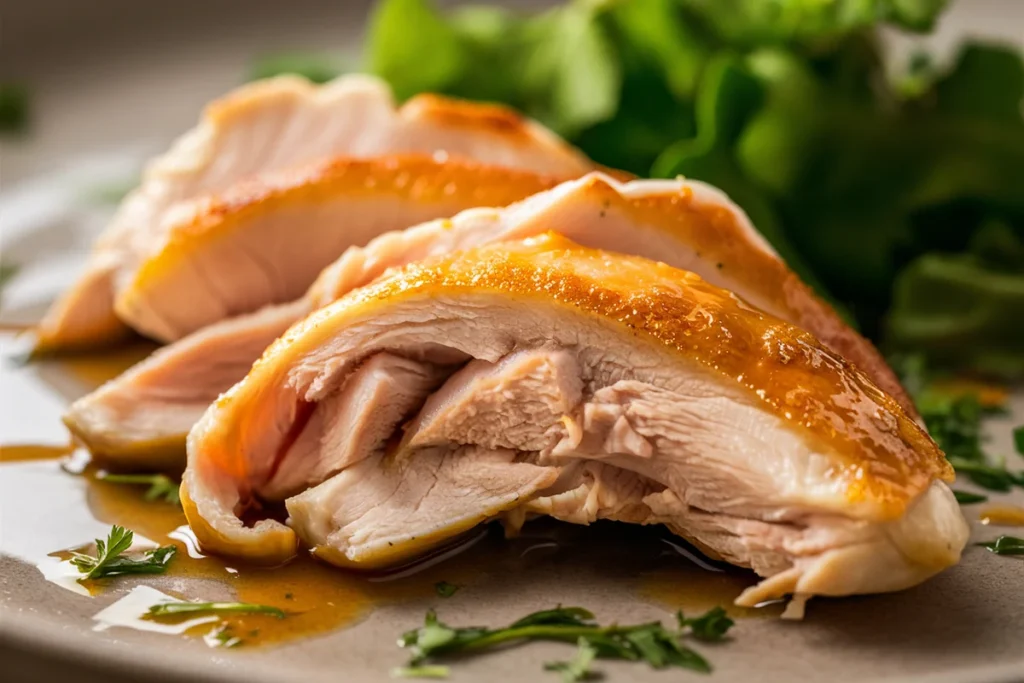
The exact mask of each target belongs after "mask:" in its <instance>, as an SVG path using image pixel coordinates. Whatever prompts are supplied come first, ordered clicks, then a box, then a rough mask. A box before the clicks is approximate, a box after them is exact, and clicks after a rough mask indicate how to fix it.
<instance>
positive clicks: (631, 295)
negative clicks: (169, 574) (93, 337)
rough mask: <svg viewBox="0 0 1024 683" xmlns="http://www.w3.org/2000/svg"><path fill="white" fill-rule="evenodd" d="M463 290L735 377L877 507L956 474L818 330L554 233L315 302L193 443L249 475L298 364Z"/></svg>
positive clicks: (232, 473)
mask: <svg viewBox="0 0 1024 683" xmlns="http://www.w3.org/2000/svg"><path fill="white" fill-rule="evenodd" d="M459 296H481V297H485V298H486V297H490V296H498V297H501V298H512V299H515V300H519V301H520V302H526V303H528V302H530V301H536V302H537V304H538V305H554V306H556V307H564V309H565V313H566V315H567V316H572V315H576V314H582V315H584V316H588V317H591V318H597V319H600V320H601V321H603V322H604V323H605V324H608V325H611V326H613V327H617V328H618V329H619V330H620V331H621V332H622V333H623V334H628V335H632V336H634V337H637V338H638V339H639V340H640V341H641V343H653V344H659V345H662V346H664V347H666V348H667V349H668V350H669V351H670V352H671V353H678V354H681V355H682V356H683V357H685V358H687V359H690V360H691V361H693V362H696V363H698V364H699V365H701V366H703V367H705V368H707V369H708V370H710V371H712V372H713V373H716V374H718V375H719V376H720V377H722V378H723V381H726V382H735V383H736V384H738V385H739V386H741V387H743V388H744V389H746V390H747V391H749V392H750V395H751V396H752V397H753V398H754V400H756V401H759V402H761V403H762V404H764V406H765V408H766V409H767V410H768V411H770V412H772V413H774V414H775V415H777V416H778V417H780V418H781V419H782V420H783V421H784V422H786V423H787V424H789V425H790V426H791V427H792V428H793V429H796V430H803V431H804V432H805V433H808V434H809V435H810V436H811V438H813V439H817V440H819V443H823V444H825V445H826V446H831V447H832V449H834V452H835V453H838V454H840V455H838V456H837V461H836V467H837V468H838V469H839V470H840V473H841V476H842V478H843V479H844V481H845V482H846V484H847V486H846V490H847V496H848V499H849V500H850V501H851V502H852V503H856V502H862V501H863V502H869V503H872V505H871V506H869V507H871V508H873V509H874V510H875V512H873V513H871V514H872V515H874V516H877V517H878V518H880V519H893V518H896V517H898V516H900V515H901V514H902V513H903V511H904V510H905V508H906V505H907V503H908V502H909V501H910V500H912V499H913V498H914V497H916V496H917V495H918V494H920V493H921V492H922V491H924V490H925V488H927V486H928V485H929V484H930V483H931V481H932V480H933V479H935V478H936V477H939V478H943V479H947V480H948V479H950V478H951V477H952V471H951V469H950V467H949V464H948V463H947V462H946V460H945V458H944V457H943V454H942V452H941V451H940V450H939V449H938V447H937V446H936V445H935V443H934V442H933V441H932V440H931V439H930V438H929V437H928V435H927V434H926V433H925V432H924V431H923V430H922V429H921V428H920V427H919V426H918V425H917V424H916V423H915V422H914V421H913V420H912V419H910V418H909V417H908V416H907V414H906V413H905V412H904V411H903V409H902V408H901V407H900V405H899V404H898V403H897V402H896V401H895V400H894V399H893V398H892V397H890V396H888V395H887V394H885V393H884V392H882V391H881V390H879V389H878V388H877V387H876V386H875V385H874V384H872V383H871V381H870V380H869V379H868V378H867V377H866V376H865V375H864V374H863V373H861V372H860V371H859V370H857V369H856V368H855V367H853V366H852V365H850V364H849V363H848V362H846V361H845V360H844V359H842V358H841V357H839V356H837V355H836V354H834V353H832V352H831V351H829V350H827V349H825V348H824V347H823V346H822V345H821V344H820V343H819V342H818V341H817V340H816V339H815V338H814V337H813V336H811V335H810V334H809V333H807V332H804V331H802V330H800V329H798V328H796V327H794V326H792V325H789V324H787V323H784V322H782V321H780V320H778V319H776V318H773V317H771V316H768V315H764V314H761V313H760V312H758V311H756V310H754V309H751V308H750V307H749V306H747V305H746V304H745V303H744V302H742V301H741V300H739V299H738V298H737V297H735V296H733V295H732V294H730V293H729V292H727V291H725V290H722V289H719V288H717V287H713V286H711V285H709V284H707V283H706V282H704V281H703V280H701V279H700V278H699V277H697V276H696V275H694V274H692V273H687V272H685V271H680V270H677V269H674V268H671V267H669V266H667V265H664V264H660V263H655V262H652V261H649V260H646V259H641V258H634V257H625V256H619V255H615V254H609V253H606V252H602V251H597V250H592V249H583V248H580V247H577V246H576V245H573V244H572V243H571V242H568V241H567V240H565V239H564V238H561V237H559V236H553V235H550V234H549V235H546V236H544V237H540V238H534V239H531V240H526V241H525V242H513V243H506V244H502V245H494V246H488V247H484V248H481V249H476V250H472V251H469V252H465V253H463V254H461V255H459V256H449V257H444V258H439V259H432V260H428V261H424V262H421V263H416V264H412V265H409V266H407V267H406V268H404V269H403V270H402V271H400V272H397V273H394V274H392V275H390V276H387V277H384V278H382V279H380V280H378V281H376V282H374V283H372V284H370V285H368V286H366V287H364V288H362V289H358V290H355V291H353V292H351V293H350V294H349V295H347V296H345V297H344V298H342V299H340V300H338V301H336V302H335V303H333V304H331V305H330V306H328V307H326V308H323V309H320V310H319V311H317V312H315V313H313V314H312V315H310V316H309V317H308V318H306V319H305V320H303V321H302V322H300V323H297V324H296V325H295V326H294V327H292V328H291V329H290V330H289V331H288V332H287V333H286V334H285V335H283V336H282V337H281V338H280V339H278V340H277V341H276V342H275V343H274V344H273V345H271V346H270V347H269V348H268V349H267V351H266V352H265V353H264V355H263V357H262V358H261V359H260V360H259V361H257V363H256V364H255V365H254V366H253V369H252V371H251V372H250V374H249V376H248V377H246V379H245V380H243V381H242V382H241V383H239V384H237V385H236V386H235V387H234V388H233V389H232V390H231V391H229V392H228V393H226V394H224V395H223V396H221V398H220V399H218V401H217V402H216V403H215V406H216V410H217V415H216V418H217V419H216V420H213V421H211V422H210V423H209V424H207V426H206V431H205V432H202V433H198V434H197V433H196V432H193V435H192V438H193V439H194V440H195V443H194V444H193V445H194V446H195V447H196V448H195V451H194V452H193V453H192V454H191V455H192V456H193V457H195V458H197V459H198V460H199V461H202V462H203V463H204V466H211V465H212V466H214V467H216V468H217V469H218V470H220V471H221V472H222V473H223V474H224V476H228V477H231V478H232V479H234V481H236V482H239V483H241V482H245V481H246V480H247V470H248V468H247V465H246V463H245V456H244V453H243V451H244V448H241V447H240V443H241V441H244V440H246V439H258V438H259V434H260V433H262V432H263V428H264V426H265V424H266V421H267V420H271V419H273V417H272V414H271V412H270V411H271V408H270V407H269V405H268V398H269V396H271V395H273V392H274V391H276V389H275V388H276V387H280V386H281V385H282V384H283V383H284V381H285V378H286V377H287V374H288V372H289V371H290V369H291V368H292V367H294V366H295V365H296V364H297V363H299V362H300V361H301V360H302V359H303V358H304V357H305V356H306V355H307V354H310V353H313V352H315V351H316V350H317V349H318V348H320V347H321V346H322V345H323V344H325V343H327V342H328V340H329V339H330V338H331V337H332V336H333V334H335V332H336V331H337V330H339V329H343V328H344V327H345V326H346V324H348V322H349V321H354V320H356V319H363V318H365V317H366V316H372V315H373V314H374V309H376V308H381V309H386V308H387V307H388V305H389V304H391V303H398V302H408V301H418V300H423V301H424V304H425V305H426V304H427V302H428V301H429V300H430V299H431V298H434V297H446V298H451V297H459ZM382 312H383V310H382ZM270 402H272V401H270Z"/></svg>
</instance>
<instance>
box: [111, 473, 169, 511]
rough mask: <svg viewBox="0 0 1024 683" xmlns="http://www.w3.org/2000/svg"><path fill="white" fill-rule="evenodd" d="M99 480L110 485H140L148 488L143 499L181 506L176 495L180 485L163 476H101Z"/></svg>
mask: <svg viewBox="0 0 1024 683" xmlns="http://www.w3.org/2000/svg"><path fill="white" fill-rule="evenodd" d="M99 479H100V480H101V481H107V482H110V483H111V484H140V485H146V486H149V488H148V489H147V490H146V493H145V494H143V498H145V499H146V500H158V499H160V500H163V501H164V502H165V503H170V504H171V505H181V497H180V495H179V493H178V489H179V488H180V485H179V484H178V483H177V482H176V481H174V480H173V479H171V478H170V477H168V476H167V475H164V474H107V473H105V474H102V475H100V477H99Z"/></svg>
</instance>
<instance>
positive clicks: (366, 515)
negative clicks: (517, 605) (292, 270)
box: [182, 235, 968, 604]
mask: <svg viewBox="0 0 1024 683" xmlns="http://www.w3.org/2000/svg"><path fill="white" fill-rule="evenodd" d="M381 353H386V354H389V355H392V356H399V357H403V358H406V359H409V360H410V361H414V362H415V363H419V364H429V365H433V366H434V367H435V368H436V369H437V370H438V372H440V373H441V374H446V373H447V377H448V378H447V381H445V383H444V385H442V386H441V387H440V388H439V389H437V390H436V392H435V393H434V394H433V395H432V396H428V397H424V398H423V400H422V403H421V407H420V409H419V414H418V415H417V416H416V417H415V418H413V420H412V421H411V423H410V424H409V425H408V426H407V427H406V428H405V430H404V431H403V430H395V434H394V437H393V439H392V443H393V444H394V442H395V440H397V439H398V438H399V437H403V441H402V442H400V443H397V444H395V445H393V446H391V447H390V448H385V449H384V450H383V451H381V450H376V451H375V452H374V454H373V455H370V456H369V457H363V458H361V459H359V460H358V462H357V463H356V464H355V465H350V466H347V467H342V469H341V470H340V471H339V472H337V473H336V474H333V475H329V476H327V477H326V478H325V479H323V480H322V481H318V479H320V477H321V476H322V475H321V474H318V473H317V470H316V468H317V466H318V463H320V462H322V461H323V458H324V457H325V454H323V453H320V454H313V453H309V454H306V455H303V456H302V457H301V458H296V457H290V458H288V456H289V453H290V452H292V445H293V444H294V443H295V435H296V433H297V432H299V433H301V432H303V431H304V430H305V429H307V428H309V426H310V425H311V424H314V422H315V419H316V418H315V416H316V415H317V414H318V413H321V414H322V411H324V410H327V411H329V412H331V413H337V414H341V413H343V412H344V411H346V410H348V408H347V407H346V406H344V405H341V404H342V403H343V402H344V399H339V398H338V397H342V396H344V395H345V394H346V387H347V386H348V383H349V382H350V381H351V380H352V378H353V377H355V376H356V374H355V373H357V372H358V369H359V368H360V367H362V366H363V364H364V363H366V362H367V360H368V359H371V358H373V357H374V356H376V355H377V354H381ZM466 361H468V364H466V365H465V367H464V368H462V369H461V370H457V371H453V369H454V368H455V367H457V365H458V363H459V362H463V363H465V362H466ZM542 385H543V388H541V386H542ZM328 406H329V407H328ZM559 412H563V413H564V414H562V415H558V413H559ZM325 417H326V415H322V416H321V422H320V423H321V424H324V421H323V420H324V418H325ZM503 420H504V422H502V421H503ZM502 425H504V426H507V427H508V429H507V431H504V432H502V433H501V434H497V435H496V434H495V429H497V428H499V427H500V426H502ZM314 429H315V428H314ZM320 429H321V435H320V439H319V443H320V444H321V448H324V447H325V444H327V443H330V444H331V445H330V446H328V447H329V448H332V449H338V448H339V447H340V446H339V442H338V441H337V439H336V438H331V439H329V440H325V439H324V434H323V431H322V429H323V428H322V427H321V428H320ZM311 436H312V435H311ZM310 442H311V443H312V442H315V440H312V439H311V440H310ZM378 442H379V440H378ZM466 449H472V450H466ZM485 452H486V453H488V454H490V455H488V456H487V457H488V458H493V459H494V461H493V463H494V469H493V470H490V473H489V474H488V475H487V476H486V477H481V478H479V479H477V480H475V481H471V482H470V483H468V484H467V483H466V481H467V479H474V477H467V478H462V477H460V476H457V475H456V474H453V473H452V472H453V470H452V469H450V468H455V467H456V465H455V460H457V459H459V458H461V457H464V456H466V454H467V453H472V454H474V455H473V456H472V457H473V458H476V457H482V456H481V455H480V454H482V453H485ZM507 452H512V454H514V457H513V456H512V455H509V454H508V453H507ZM326 457H329V456H326ZM421 457H422V458H423V459H422V460H421V459H420V458H421ZM285 458H288V459H287V463H286V462H285V460H284V459H285ZM488 462H492V461H491V460H488ZM474 463H475V460H471V461H469V462H467V464H466V467H467V468H468V467H473V466H475V464H474ZM512 464H516V465H520V464H522V465H529V466H532V467H536V468H541V469H546V470H548V472H547V476H546V477H541V476H540V473H536V472H535V471H534V470H532V469H531V470H528V471H525V472H524V471H518V472H513V471H511V469H508V470H506V469H505V468H509V467H510V466H511V465H512ZM421 468H425V469H421ZM285 470H286V471H287V472H286V473H285ZM534 475H536V476H534ZM951 477H952V472H951V469H950V467H949V465H948V463H947V462H946V461H945V459H944V457H943V455H942V453H941V451H940V450H939V449H938V448H937V447H936V445H935V444H934V442H932V441H931V439H929V437H928V436H927V434H926V433H925V432H924V431H923V430H922V429H921V427H919V426H918V425H917V424H916V423H915V422H914V421H913V420H912V419H911V418H910V417H909V416H908V415H907V414H906V412H905V411H904V410H903V409H902V408H901V407H900V405H899V404H898V402H896V401H895V400H894V399H893V398H892V397H891V396H889V395H887V394H886V393H885V392H883V391H881V390H880V389H879V388H878V387H877V386H876V385H875V384H874V383H872V382H871V380H870V379H869V378H868V377H867V376H866V375H864V374H863V373H862V372H861V371H859V370H858V369H857V368H856V367H855V366H853V365H851V364H850V363H848V362H846V361H845V360H844V359H843V358H842V357H841V356H838V355H837V354H835V353H834V352H832V351H830V350H828V349H827V348H826V347H824V346H823V345H822V344H821V343H820V342H819V341H818V340H817V339H815V338H814V336H812V335H811V334H809V333H807V332H804V331H802V330H800V329H798V328H796V327H794V326H792V325H791V324H789V323H786V322H783V321H781V320H779V319H777V318H774V317H772V316H770V315H767V314H765V313H762V312H761V311H759V310H757V309H755V308H753V307H751V306H749V305H748V304H746V303H745V302H744V301H743V300H742V299H740V298H739V297H737V296H735V295H734V294H732V293H730V292H728V291H725V290H722V289H719V288H718V287H715V286H713V285H711V284H709V283H707V282H705V281H703V280H702V279H701V278H699V277H698V276H696V275H694V274H692V273H687V272H684V271H680V270H677V269H674V268H672V267H670V266H668V265H665V264H663V263H656V262H653V261H649V260H646V259H641V258H635V257H626V256H621V255H616V254H612V253H608V252H604V251H600V250H592V249H584V248H580V247H578V246H575V245H573V244H572V243H570V242H568V241H567V240H565V239H564V238H561V237H557V236H552V235H545V236H542V237H538V238H532V239H528V240H525V241H515V242H510V243H505V244H501V245H495V246H493V247H482V248H478V249H474V250H470V251H468V252H464V253H462V254H460V255H457V256H453V257H440V258H435V259H429V260H427V261H423V262H420V263H416V264H412V265H409V266H407V267H406V268H404V269H402V270H400V271H396V272H392V273H390V274H388V275H386V276H385V277H383V278H381V279H379V280H377V281H376V282H374V283H372V284H370V285H368V286H366V287H363V288H361V289H358V290H355V291H353V292H352V293H350V294H348V295H346V296H345V297H343V298H342V299H340V300H339V301H337V302H335V303H333V304H331V305H329V306H327V307H326V308H323V309H321V310H319V311H317V312H315V313H313V314H312V315H310V316H309V317H308V318H306V319H305V320H304V321H302V322H301V323H299V324H297V325H296V326H294V327H293V328H292V329H290V330H289V331H288V332H287V333H286V334H285V335H284V336H283V337H281V338H280V339H279V340H278V341H276V342H275V343H274V344H273V345H272V346H271V347H270V348H269V349H268V350H267V351H266V352H265V354H264V355H263V357H262V358H261V359H260V360H259V361H258V362H257V363H256V364H255V365H254V366H253V368H252V370H251V372H250V373H249V374H248V375H247V376H246V378H245V379H244V380H242V381H241V382H239V383H238V384H237V385H235V386H234V387H233V388H232V389H231V390H230V391H229V392H227V393H226V394H224V395H223V396H222V397H221V398H220V399H218V400H217V401H216V402H215V403H214V404H213V405H212V406H210V408H209V409H208V410H207V412H206V413H205V414H204V416H203V418H202V419H201V420H200V422H199V423H198V424H197V425H196V427H195V428H194V429H193V430H192V432H191V433H190V435H189V440H188V465H187V469H186V472H185V475H184V478H183V484H182V494H183V501H184V507H185V512H186V515H187V517H188V520H189V523H190V524H191V525H192V528H193V529H194V531H195V532H196V535H197V537H198V538H199V540H200V542H201V544H202V546H203V548H204V549H206V550H208V551H211V552H218V553H224V554H229V555H240V556H245V557H249V558H254V559H259V560H263V561H269V562H277V561H281V560H283V559H286V558H287V557H289V556H291V555H292V554H293V553H294V552H295V550H296V546H297V542H298V540H299V539H300V538H301V540H302V542H303V543H305V544H307V545H309V546H310V547H312V548H313V549H314V552H316V553H317V554H318V555H319V556H321V557H323V558H324V559H326V560H328V561H330V562H335V563H337V564H342V565H345V566H356V567H358V566H366V567H377V566H381V565H382V564H387V563H390V562H394V561H398V560H401V559H405V558H407V557H408V556H409V555H410V554H413V553H419V552H422V551H424V550H425V549H428V548H430V547H432V546H434V545H437V544H440V543H443V542H444V541H445V539H447V538H449V537H450V536H451V534H454V533H457V532H460V531H462V530H464V529H465V527H466V525H467V524H469V523H472V522H473V521H474V520H477V521H479V520H482V519H485V518H493V517H503V518H506V519H508V520H510V523H515V521H516V520H521V519H522V518H523V516H524V515H526V514H536V513H541V514H549V515H552V516H554V517H557V518H559V519H564V520H566V521H572V522H578V523H587V522H589V521H592V520H594V519H613V520H619V521H624V522H632V523H645V524H650V523H660V524H665V525H666V526H668V527H669V528H670V529H671V530H673V531H674V532H675V533H677V534H679V535H681V536H683V537H684V538H687V539H689V540H691V541H693V542H694V543H695V544H697V545H698V546H699V547H701V548H703V549H705V551H706V552H708V553H709V554H711V555H713V556H717V557H721V558H723V559H726V560H728V561H730V562H732V563H734V564H737V565H740V566H746V567H750V568H752V569H754V571H756V572H758V573H759V574H761V575H762V576H763V577H765V580H764V581H763V582H762V583H760V584H758V586H756V587H754V588H752V589H751V590H749V591H748V592H746V593H745V594H744V595H743V596H742V597H741V599H740V602H741V603H742V604H753V603H754V602H757V601H760V600H764V599H768V598H771V597H778V596H781V595H784V594H786V593H792V592H799V593H803V594H810V595H813V594H824V595H846V594H851V593H867V592H875V591H889V590H897V589H901V588H905V587H907V586H910V585H913V584H915V583H918V582H920V581H923V580H925V579H926V578H928V577H929V576H931V575H933V574H935V573H936V572H938V571H940V570H941V569H943V568H945V567H948V566H950V565H951V564H954V563H955V562H957V560H958V559H959V556H960V552H961V550H962V549H963V547H964V545H965V544H966V541H967V535H968V530H967V525H966V522H965V521H964V519H963V516H962V515H961V513H960V511H959V507H958V506H957V504H956V501H955V500H954V498H953V496H952V494H951V492H950V491H949V489H948V487H947V486H946V484H945V483H943V482H944V481H948V480H949V479H951ZM285 478H287V479H288V480H289V481H291V482H295V481H305V482H307V484H306V485H307V487H308V488H307V489H306V490H305V491H302V492H301V493H296V494H293V495H289V494H288V493H284V494H282V493H281V492H280V488H279V487H278V482H280V481H282V480H283V479H285ZM423 481H429V482H431V485H429V486H425V485H424V484H423ZM450 482H458V483H450ZM364 485H365V491H364V490H363V488H362V487H363V486H364ZM449 487H451V488H450V489H449ZM399 490H401V491H402V492H403V493H402V495H401V496H400V497H398V498H396V499H395V500H394V501H392V500H391V499H390V498H389V496H390V495H391V494H390V493H389V492H391V491H399ZM455 492H457V494H456V493H455ZM275 494H276V495H275ZM282 498H284V500H283V502H284V503H285V506H286V508H287V510H288V514H289V525H287V526H286V525H284V524H282V523H280V522H277V521H274V520H270V519H267V520H261V521H259V522H257V523H256V524H255V525H254V526H247V525H246V524H244V523H243V522H242V520H241V517H242V515H243V514H245V513H246V512H247V511H251V510H253V509H259V508H260V507H261V506H263V505H266V504H273V503H274V502H275V501H281V499H282ZM419 504H422V505H419ZM371 512H372V514H371ZM414 513H415V515H416V518H415V523H414V524H412V525H411V526H410V527H409V528H407V529H404V528H402V527H401V525H400V524H398V523H397V522H396V520H399V519H402V518H403V516H404V515H412V514H414Z"/></svg>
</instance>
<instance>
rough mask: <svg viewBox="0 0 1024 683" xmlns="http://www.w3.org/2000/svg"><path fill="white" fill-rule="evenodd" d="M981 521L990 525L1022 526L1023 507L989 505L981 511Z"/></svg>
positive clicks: (1023, 523)
mask: <svg viewBox="0 0 1024 683" xmlns="http://www.w3.org/2000/svg"><path fill="white" fill-rule="evenodd" d="M981 523H982V524H988V525H991V526H1024V507H1021V506H1019V505H990V506H988V507H986V508H984V509H983V510H982V511H981Z"/></svg>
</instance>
